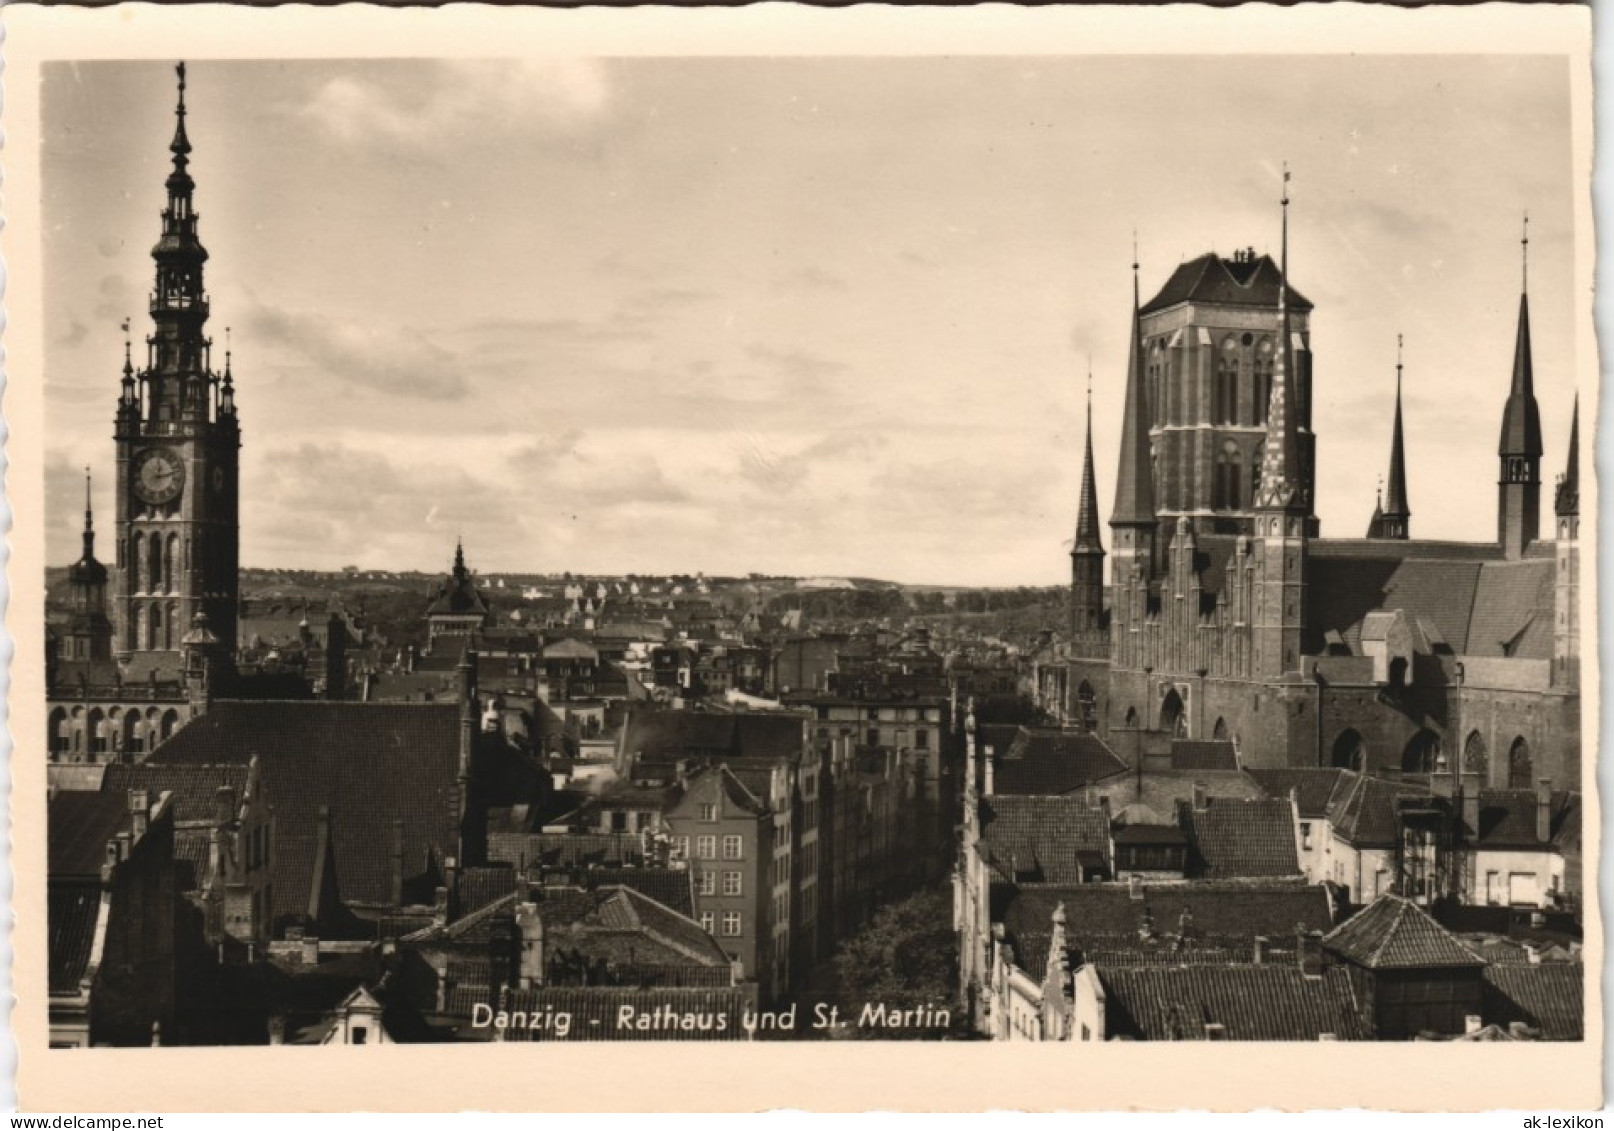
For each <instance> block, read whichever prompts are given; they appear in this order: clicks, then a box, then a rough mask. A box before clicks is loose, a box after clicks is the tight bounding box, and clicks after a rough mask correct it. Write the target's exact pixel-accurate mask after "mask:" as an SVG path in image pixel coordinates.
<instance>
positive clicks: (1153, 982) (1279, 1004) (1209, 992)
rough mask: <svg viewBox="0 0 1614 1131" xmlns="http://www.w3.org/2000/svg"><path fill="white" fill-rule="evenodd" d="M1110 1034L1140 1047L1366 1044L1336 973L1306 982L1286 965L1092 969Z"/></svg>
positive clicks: (1347, 986)
mask: <svg viewBox="0 0 1614 1131" xmlns="http://www.w3.org/2000/svg"><path fill="white" fill-rule="evenodd" d="M1098 975H1099V981H1100V982H1101V983H1102V984H1103V986H1104V992H1105V1019H1106V1023H1107V1025H1108V1027H1109V1035H1110V1036H1124V1037H1131V1038H1133V1039H1135V1040H1143V1041H1204V1040H1210V1039H1212V1038H1211V1034H1210V1031H1209V1030H1208V1029H1207V1026H1209V1025H1220V1026H1221V1027H1222V1029H1221V1032H1220V1033H1219V1034H1218V1039H1222V1040H1229V1041H1315V1040H1317V1039H1319V1038H1320V1037H1321V1036H1323V1035H1324V1034H1330V1035H1332V1036H1333V1037H1334V1039H1335V1040H1341V1041H1365V1040H1368V1039H1370V1037H1371V1034H1370V1032H1369V1030H1368V1026H1367V1022H1366V1020H1365V1018H1364V1017H1363V1013H1362V1007H1361V1005H1359V1004H1358V1003H1357V1001H1356V998H1355V995H1354V994H1353V992H1352V990H1351V983H1350V979H1349V977H1347V976H1346V974H1345V972H1344V971H1343V970H1338V969H1333V970H1325V971H1324V972H1323V976H1322V977H1321V978H1308V977H1306V976H1305V975H1304V974H1303V973H1302V972H1301V970H1300V969H1299V967H1297V966H1294V965H1291V964H1283V965H1263V966H1253V965H1252V966H1187V967H1177V968H1162V967H1152V968H1151V967H1134V968H1129V969H1114V968H1111V969H1105V968H1104V967H1099V968H1098Z"/></svg>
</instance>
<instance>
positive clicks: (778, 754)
mask: <svg viewBox="0 0 1614 1131" xmlns="http://www.w3.org/2000/svg"><path fill="white" fill-rule="evenodd" d="M806 735H807V730H806V721H805V719H804V718H803V717H802V716H801V715H791V714H763V713H738V714H718V713H714V712H707V711H669V710H658V709H654V708H648V707H635V708H634V709H633V710H632V711H630V712H629V713H628V718H627V722H626V723H625V724H624V725H623V737H622V749H624V750H626V751H627V752H628V753H629V754H641V755H643V756H645V757H647V758H658V757H679V756H683V755H691V754H694V755H700V754H705V755H711V756H714V757H746V758H783V759H786V760H788V761H790V762H793V763H794V762H799V761H800V760H801V757H802V753H803V750H804V748H805V746H806Z"/></svg>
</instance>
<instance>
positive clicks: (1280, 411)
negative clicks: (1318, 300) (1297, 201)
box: [1255, 162, 1306, 511]
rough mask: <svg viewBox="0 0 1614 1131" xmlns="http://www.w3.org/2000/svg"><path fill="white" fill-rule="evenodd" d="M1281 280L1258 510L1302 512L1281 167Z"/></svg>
mask: <svg viewBox="0 0 1614 1131" xmlns="http://www.w3.org/2000/svg"><path fill="white" fill-rule="evenodd" d="M1282 205H1283V242H1282V252H1281V254H1282V263H1281V266H1280V271H1281V273H1282V279H1281V280H1280V282H1279V285H1278V333H1279V335H1280V337H1281V341H1280V342H1279V343H1278V349H1277V352H1276V353H1275V355H1274V356H1273V374H1272V391H1271V393H1270V395H1269V398H1268V401H1267V435H1266V442H1265V443H1264V444H1263V445H1262V448H1261V487H1260V490H1259V492H1258V493H1257V495H1256V500H1255V505H1256V509H1257V510H1281V511H1288V510H1304V509H1305V507H1306V499H1305V493H1304V491H1302V489H1301V486H1300V481H1299V476H1300V444H1299V439H1298V436H1297V434H1296V431H1295V417H1294V406H1295V392H1294V378H1293V369H1294V366H1293V364H1292V361H1293V359H1292V358H1291V356H1290V348H1291V341H1290V334H1289V166H1288V163H1287V162H1286V163H1285V164H1284V166H1283V200H1282Z"/></svg>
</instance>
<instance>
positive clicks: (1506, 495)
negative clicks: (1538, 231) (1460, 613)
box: [1496, 216, 1542, 558]
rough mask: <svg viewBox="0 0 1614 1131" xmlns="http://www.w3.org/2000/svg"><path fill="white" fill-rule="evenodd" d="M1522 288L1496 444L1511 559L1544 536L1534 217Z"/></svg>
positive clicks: (1500, 513) (1504, 535)
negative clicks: (1532, 288) (1534, 353)
mask: <svg viewBox="0 0 1614 1131" xmlns="http://www.w3.org/2000/svg"><path fill="white" fill-rule="evenodd" d="M1524 225H1525V227H1524V238H1523V239H1521V240H1520V247H1521V249H1522V251H1521V255H1522V257H1523V284H1522V286H1521V288H1520V291H1519V327H1518V335H1517V337H1516V339H1515V341H1514V346H1513V380H1512V384H1511V385H1510V387H1509V390H1508V399H1507V405H1506V407H1505V408H1504V409H1503V410H1502V436H1501V440H1500V442H1499V443H1498V444H1497V456H1498V460H1499V473H1498V477H1497V505H1496V538H1497V541H1498V542H1499V543H1500V544H1501V546H1502V549H1503V551H1504V553H1506V555H1507V556H1508V557H1509V558H1519V557H1523V556H1524V551H1525V549H1526V548H1527V547H1528V546H1529V545H1530V544H1531V543H1532V542H1534V541H1536V539H1537V538H1539V537H1540V536H1541V452H1542V445H1541V410H1540V408H1539V407H1538V406H1537V405H1536V397H1535V366H1534V363H1533V361H1532V359H1531V353H1530V295H1529V282H1530V260H1529V253H1530V218H1529V217H1528V216H1526V217H1525V219H1524Z"/></svg>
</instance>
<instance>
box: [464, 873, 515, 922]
mask: <svg viewBox="0 0 1614 1131" xmlns="http://www.w3.org/2000/svg"><path fill="white" fill-rule="evenodd" d="M516 886H517V885H516V870H515V869H514V868H510V867H505V868H466V869H465V870H464V871H463V872H461V873H460V878H459V913H460V914H461V915H469V914H471V912H473V911H478V910H480V909H481V908H484V907H486V906H488V905H489V904H490V903H494V902H496V901H498V900H500V899H503V898H504V897H505V896H507V895H511V894H513V893H514V892H515V890H516Z"/></svg>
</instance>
